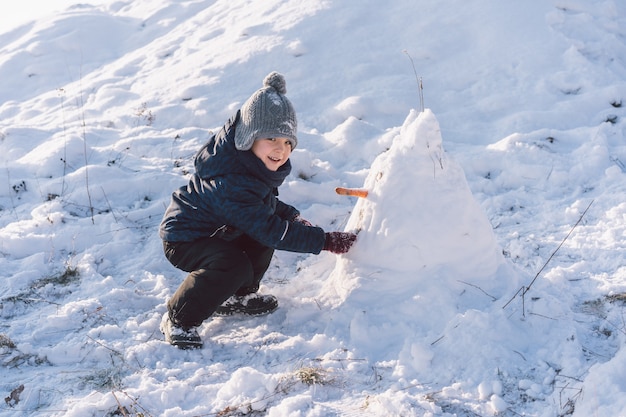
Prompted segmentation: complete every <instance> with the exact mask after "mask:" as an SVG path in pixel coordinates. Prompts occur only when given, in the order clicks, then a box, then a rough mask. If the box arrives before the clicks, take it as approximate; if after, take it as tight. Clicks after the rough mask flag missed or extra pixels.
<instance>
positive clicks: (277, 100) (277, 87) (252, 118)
mask: <svg viewBox="0 0 626 417" xmlns="http://www.w3.org/2000/svg"><path fill="white" fill-rule="evenodd" d="M285 93H287V84H286V82H285V77H283V75H282V74H279V73H277V72H275V71H274V72H272V73H270V74H268V75H267V76H266V77H265V79H263V88H261V89H259V90H257V91H256V92H255V93H254V94H252V96H251V97H250V98H249V99H248V100H247V101H246V102H245V103H244V104H243V107H242V108H241V116H240V117H239V122H237V127H236V128H235V147H236V148H237V149H238V150H240V151H247V150H249V149H250V148H252V144H253V143H254V141H255V140H257V139H260V138H277V137H281V138H287V139H289V140H291V148H292V149H294V148H295V147H296V145H297V144H298V138H297V137H296V131H297V130H298V121H297V120H296V112H295V110H294V109H293V106H292V105H291V102H290V101H289V99H288V98H287V97H285Z"/></svg>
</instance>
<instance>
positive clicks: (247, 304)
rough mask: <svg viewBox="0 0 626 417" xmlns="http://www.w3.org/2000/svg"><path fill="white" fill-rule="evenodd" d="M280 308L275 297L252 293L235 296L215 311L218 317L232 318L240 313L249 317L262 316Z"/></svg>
mask: <svg viewBox="0 0 626 417" xmlns="http://www.w3.org/2000/svg"><path fill="white" fill-rule="evenodd" d="M277 308H278V300H277V299H276V297H274V296H273V295H261V294H257V293H252V294H248V295H233V296H232V297H230V298H229V299H228V300H226V301H225V302H224V303H223V304H222V305H221V306H219V307H218V308H217V310H215V313H214V314H215V315H216V316H232V315H233V314H236V313H240V314H245V315H247V316H262V315H264V314H269V313H271V312H273V311H274V310H276V309H277Z"/></svg>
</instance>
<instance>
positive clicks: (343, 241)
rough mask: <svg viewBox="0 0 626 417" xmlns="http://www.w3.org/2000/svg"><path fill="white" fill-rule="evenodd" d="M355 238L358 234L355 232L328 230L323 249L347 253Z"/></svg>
mask: <svg viewBox="0 0 626 417" xmlns="http://www.w3.org/2000/svg"><path fill="white" fill-rule="evenodd" d="M355 240H356V235H355V234H354V233H347V232H326V240H325V241H324V247H323V248H322V250H327V251H329V252H332V253H336V254H341V253H346V252H348V251H349V250H350V248H351V247H352V245H353V244H354V241H355Z"/></svg>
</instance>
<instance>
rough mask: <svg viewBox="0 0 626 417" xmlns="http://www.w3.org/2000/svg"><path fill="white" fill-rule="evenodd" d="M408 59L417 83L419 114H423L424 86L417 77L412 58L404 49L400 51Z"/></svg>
mask: <svg viewBox="0 0 626 417" xmlns="http://www.w3.org/2000/svg"><path fill="white" fill-rule="evenodd" d="M402 52H404V53H405V54H406V56H408V57H409V59H410V60H411V66H412V67H413V73H414V74H415V81H417V92H418V95H419V98H420V107H419V109H420V113H423V112H424V85H423V84H422V77H420V76H418V75H417V70H416V69H415V62H413V57H411V55H409V52H408V51H407V50H406V49H405V50H404V51H402Z"/></svg>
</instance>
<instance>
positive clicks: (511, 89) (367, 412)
mask: <svg viewBox="0 0 626 417" xmlns="http://www.w3.org/2000/svg"><path fill="white" fill-rule="evenodd" d="M101 3H102V5H98V6H92V5H89V4H88V3H86V2H83V3H80V4H76V5H74V6H72V7H70V8H68V9H67V10H66V11H64V12H62V13H59V14H56V15H54V16H50V17H47V18H42V19H39V20H37V21H34V22H28V23H26V24H23V25H20V26H18V27H16V28H14V29H11V30H9V31H5V32H2V33H0V78H1V79H2V80H3V82H2V84H0V155H2V157H3V160H2V164H3V166H2V169H0V184H2V185H0V318H2V320H0V370H1V375H2V378H1V379H0V395H2V398H6V400H5V402H4V403H3V404H2V405H0V415H1V416H5V415H6V416H31V415H46V416H70V417H73V416H77V417H78V416H80V417H84V416H119V415H127V416H218V415H220V416H236V415H268V416H310V417H314V416H356V415H359V416H361V415H363V416H390V415H391V416H464V417H474V416H491V415H498V416H518V415H527V416H541V417H544V416H545V417H548V416H550V417H552V416H570V415H571V416H575V417H588V416H595V415H597V416H612V417H613V416H614V417H620V416H622V417H625V416H626V395H625V393H626V382H624V381H625V379H624V375H625V374H626V349H625V346H626V345H625V342H626V324H625V321H624V314H625V312H624V310H625V308H626V266H625V262H624V261H625V260H626V135H625V126H626V124H625V122H624V117H626V114H625V111H624V102H625V101H626V81H625V80H626V63H625V62H624V58H623V57H624V56H626V6H624V5H623V4H621V3H619V2H618V1H616V0H591V1H587V2H582V1H575V0H551V1H549V2H545V1H532V2H523V3H519V2H513V1H504V2H499V3H498V4H494V3H493V2H488V1H485V0H480V1H478V2H473V3H472V4H471V5H469V4H468V3H467V2H462V1H459V0H450V1H448V2H443V3H442V2H426V1H422V0H419V1H414V0H412V1H409V0H403V1H400V0H398V1H394V2H391V4H386V5H385V6H384V7H383V6H381V4H380V3H378V2H373V1H343V2H332V1H324V0H308V1H306V2H300V1H278V0H270V1H264V2H255V3H251V2H244V1H232V0H231V1H208V0H195V1H181V2H176V4H173V3H172V2H170V1H165V0H150V1H148V0H135V1H132V2H131V1H127V0H118V1H109V2H101ZM1 7H5V6H1ZM413 65H414V66H413ZM272 70H277V71H279V72H281V73H283V74H284V75H285V77H286V80H287V90H288V94H287V95H288V96H289V98H290V99H291V100H292V102H293V104H294V106H295V108H296V110H297V113H298V119H299V146H298V148H297V149H296V150H295V151H294V153H293V154H292V158H291V159H292V164H293V167H294V169H293V171H292V174H291V176H290V177H289V178H288V180H287V181H286V182H285V184H284V185H283V186H282V187H281V190H280V193H281V199H283V200H284V201H286V202H288V203H290V204H293V205H294V206H296V207H298V208H299V209H300V210H301V212H302V214H303V216H304V217H305V218H307V219H308V220H310V221H312V222H313V223H315V224H318V225H320V226H321V227H323V228H324V229H325V230H344V229H345V230H354V231H358V232H359V238H358V241H357V243H356V245H355V246H354V248H353V250H352V251H351V252H350V253H348V254H347V255H344V256H336V255H332V254H330V253H327V252H323V253H322V254H320V255H318V256H315V255H310V256H309V255H302V254H294V253H286V252H277V253H276V256H275V259H274V260H273V264H272V266H271V267H270V270H269V271H268V274H267V276H266V278H265V280H264V285H263V286H262V288H261V290H262V291H263V292H266V293H272V294H274V295H276V296H277V297H278V299H279V303H280V308H279V309H278V310H277V311H276V312H275V313H273V314H272V315H270V316H267V317H260V318H234V317H233V318H215V319H212V320H210V321H207V322H206V323H205V324H204V325H203V326H202V327H201V328H200V335H201V336H202V338H203V340H204V342H205V346H204V348H203V349H201V350H197V351H180V350H177V349H176V348H173V347H172V346H170V345H169V344H167V343H165V342H164V341H163V338H162V335H161V334H160V332H159V321H160V318H161V316H162V314H163V312H164V311H165V309H166V306H165V303H166V301H167V299H168V298H169V297H170V296H171V295H172V294H173V291H174V290H175V289H176V287H177V286H178V284H179V283H180V281H181V280H182V279H183V277H184V273H182V272H181V271H178V270H176V269H175V268H174V267H172V266H171V265H170V264H169V263H168V261H167V260H166V259H165V257H164V256H163V253H162V246H161V241H160V240H159V238H158V235H157V233H156V230H157V227H158V224H159V222H160V220H161V217H162V215H163V212H164V210H165V207H166V205H167V204H168V201H169V198H170V194H171V192H172V191H173V190H174V189H175V188H177V187H179V186H181V185H182V184H185V183H186V181H187V179H188V176H189V173H190V172H191V170H192V169H193V163H192V162H193V156H194V154H195V152H196V151H197V150H198V149H199V148H200V146H202V144H203V143H204V142H205V141H206V140H207V139H208V138H209V136H210V134H211V131H213V130H215V129H218V128H219V127H220V126H221V125H222V124H223V123H224V122H225V121H226V119H227V118H228V117H229V116H231V115H232V114H233V113H234V112H235V111H236V110H237V109H238V108H239V106H241V104H242V103H243V102H244V101H245V100H246V99H247V98H248V97H249V95H250V94H251V93H252V92H254V91H255V90H256V89H257V88H259V87H260V86H261V81H262V79H263V77H264V76H265V75H266V74H267V73H269V72H270V71H272ZM416 76H418V77H421V78H422V79H423V85H424V91H423V93H424V99H425V105H426V109H425V110H424V111H423V112H422V111H420V100H419V90H418V82H417V80H416ZM337 186H346V187H355V188H365V189H367V190H368V191H369V195H368V197H367V198H365V199H357V198H355V197H345V196H338V195H336V194H335V193H334V188H335V187H337Z"/></svg>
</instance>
